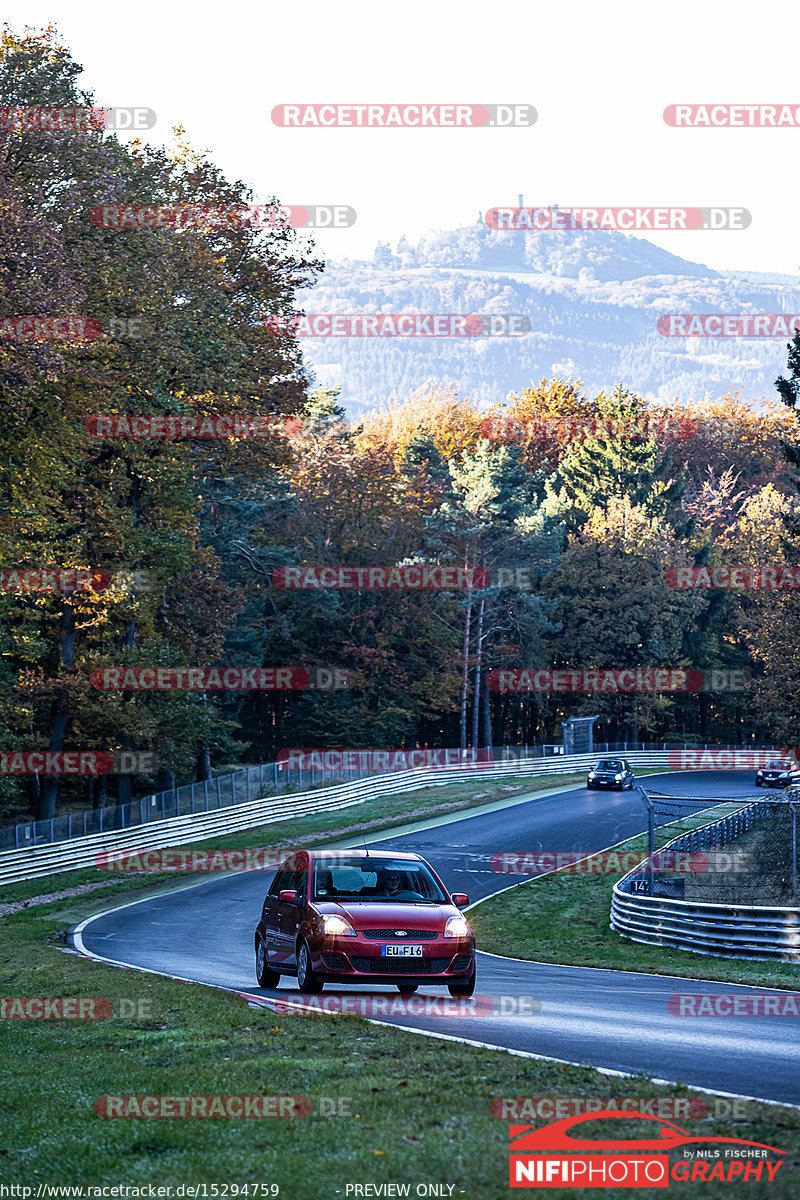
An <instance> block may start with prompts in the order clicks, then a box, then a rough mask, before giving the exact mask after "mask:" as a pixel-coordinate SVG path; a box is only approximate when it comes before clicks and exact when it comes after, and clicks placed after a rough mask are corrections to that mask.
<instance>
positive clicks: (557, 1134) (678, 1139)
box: [508, 1108, 786, 1154]
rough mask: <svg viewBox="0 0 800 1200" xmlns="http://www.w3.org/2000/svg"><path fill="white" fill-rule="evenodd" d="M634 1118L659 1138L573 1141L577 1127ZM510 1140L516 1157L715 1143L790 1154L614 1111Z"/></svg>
mask: <svg viewBox="0 0 800 1200" xmlns="http://www.w3.org/2000/svg"><path fill="white" fill-rule="evenodd" d="M634 1116H635V1118H636V1120H639V1121H653V1122H654V1124H656V1125H658V1126H659V1131H658V1136H657V1137H653V1138H623V1139H619V1140H608V1141H606V1140H600V1139H598V1140H595V1139H588V1138H582V1137H573V1136H571V1135H570V1134H569V1132H568V1131H569V1130H570V1129H571V1128H572V1126H573V1125H582V1124H584V1123H587V1124H588V1122H589V1121H596V1120H597V1121H600V1120H606V1119H607V1118H613V1117H618V1118H620V1119H621V1120H626V1121H630V1120H631V1117H634ZM508 1136H509V1139H510V1142H511V1145H510V1147H509V1149H510V1150H511V1152H512V1153H514V1154H519V1153H520V1152H522V1153H527V1152H528V1151H536V1150H539V1151H541V1150H559V1151H564V1150H572V1151H579V1152H582V1153H584V1154H586V1153H589V1152H591V1151H596V1150H616V1151H625V1150H634V1151H635V1150H661V1151H662V1152H664V1151H667V1150H675V1149H677V1148H678V1146H686V1145H689V1144H691V1143H693V1142H714V1143H724V1144H725V1145H734V1146H758V1147H759V1149H761V1150H772V1151H773V1152H774V1153H775V1154H785V1153H786V1151H785V1150H779V1149H778V1148H777V1146H768V1145H766V1143H765V1142H751V1141H748V1140H747V1139H745V1138H732V1137H717V1136H716V1135H711V1136H709V1135H708V1134H706V1136H705V1137H692V1135H691V1134H690V1133H689V1132H688V1131H687V1130H685V1129H681V1127H680V1126H679V1125H671V1124H670V1123H669V1122H665V1121H663V1120H661V1119H660V1118H659V1117H651V1116H649V1115H648V1114H647V1113H631V1112H626V1111H623V1110H621V1109H612V1108H610V1109H608V1110H607V1111H606V1112H599V1113H592V1115H591V1116H587V1115H586V1113H579V1114H578V1115H577V1116H572V1117H564V1119H563V1120H562V1121H553V1122H552V1124H550V1125H543V1126H542V1127H541V1128H540V1129H537V1128H536V1127H535V1126H533V1125H510V1126H509V1129H508Z"/></svg>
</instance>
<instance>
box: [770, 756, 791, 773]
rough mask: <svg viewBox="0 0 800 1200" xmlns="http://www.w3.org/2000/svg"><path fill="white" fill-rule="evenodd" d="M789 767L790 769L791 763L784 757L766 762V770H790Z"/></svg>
mask: <svg viewBox="0 0 800 1200" xmlns="http://www.w3.org/2000/svg"><path fill="white" fill-rule="evenodd" d="M791 769H792V764H791V763H790V762H788V761H787V760H786V759H785V758H782V759H778V758H776V759H774V760H773V761H772V762H768V763H767V770H768V771H791Z"/></svg>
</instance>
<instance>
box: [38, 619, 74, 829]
mask: <svg viewBox="0 0 800 1200" xmlns="http://www.w3.org/2000/svg"><path fill="white" fill-rule="evenodd" d="M74 658H75V609H74V608H73V607H72V603H71V601H70V600H68V599H67V600H65V601H64V611H63V613H62V616H61V639H60V645H59V667H60V670H62V671H69V670H71V669H72V664H73V661H74ZM68 720H69V705H68V703H67V697H66V696H65V694H64V693H63V692H61V693H60V694H59V695H58V696H56V698H55V700H54V701H53V704H52V707H51V709H50V730H49V738H48V743H47V749H48V750H54V751H56V752H58V751H61V750H63V749H64V734H65V733H66V729H67V722H68ZM57 799H58V776H57V775H45V776H44V777H43V778H42V781H41V784H40V791H39V803H38V805H37V810H36V819H37V820H39V821H49V820H50V818H51V817H54V816H55V814H56V801H57Z"/></svg>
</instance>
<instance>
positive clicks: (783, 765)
mask: <svg viewBox="0 0 800 1200" xmlns="http://www.w3.org/2000/svg"><path fill="white" fill-rule="evenodd" d="M799 783H800V771H798V769H797V766H796V764H795V763H793V762H792V760H791V759H790V758H774V759H772V760H771V762H768V763H767V765H766V766H765V767H762V768H761V770H759V771H756V778H755V784H756V787H766V788H773V787H778V788H786V787H792V786H797V784H799Z"/></svg>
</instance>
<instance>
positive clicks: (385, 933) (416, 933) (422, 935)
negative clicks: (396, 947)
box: [358, 929, 439, 942]
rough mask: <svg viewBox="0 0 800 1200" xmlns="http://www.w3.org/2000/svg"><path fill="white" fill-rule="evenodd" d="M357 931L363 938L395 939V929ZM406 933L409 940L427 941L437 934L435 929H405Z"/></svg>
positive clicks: (390, 940)
mask: <svg viewBox="0 0 800 1200" xmlns="http://www.w3.org/2000/svg"><path fill="white" fill-rule="evenodd" d="M358 932H359V933H360V934H361V936H362V937H365V938H383V939H385V940H386V941H387V942H392V941H394V942H396V941H397V931H396V930H394V929H360V930H359V931H358ZM406 933H407V934H408V938H409V940H410V941H411V942H427V941H431V940H432V939H433V938H437V937H438V936H439V933H438V930H436V929H407V930H406Z"/></svg>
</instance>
